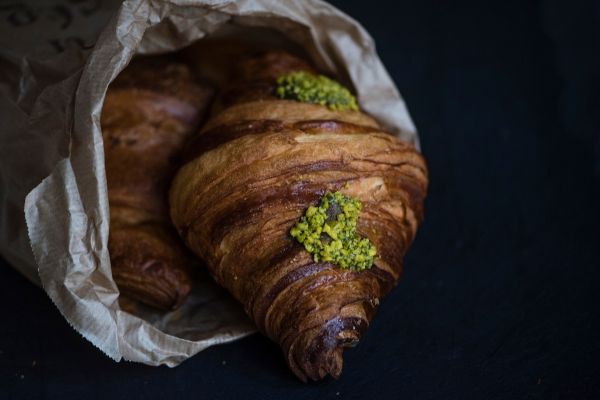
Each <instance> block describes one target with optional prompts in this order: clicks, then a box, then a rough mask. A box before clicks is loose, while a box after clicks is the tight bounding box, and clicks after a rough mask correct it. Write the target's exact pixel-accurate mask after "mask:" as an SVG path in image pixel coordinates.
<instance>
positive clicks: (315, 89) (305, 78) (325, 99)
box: [277, 71, 358, 111]
mask: <svg viewBox="0 0 600 400" xmlns="http://www.w3.org/2000/svg"><path fill="white" fill-rule="evenodd" d="M277 96H279V97H280V98H282V99H290V100H297V101H302V102H305V103H314V104H320V105H322V106H327V107H328V108H330V109H332V110H336V111H342V110H351V111H358V105H357V104H356V98H355V97H354V96H353V95H352V93H350V91H349V90H348V89H346V88H345V87H343V86H342V85H340V84H339V83H337V82H336V81H334V80H332V79H329V78H327V77H326V76H323V75H313V74H311V73H309V72H305V71H297V72H291V73H289V74H286V75H283V76H281V77H279V78H278V79H277Z"/></svg>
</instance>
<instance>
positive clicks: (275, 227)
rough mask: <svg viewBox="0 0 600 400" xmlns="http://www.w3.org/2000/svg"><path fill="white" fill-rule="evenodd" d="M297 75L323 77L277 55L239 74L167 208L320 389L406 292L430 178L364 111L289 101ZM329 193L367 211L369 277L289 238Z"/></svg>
mask: <svg viewBox="0 0 600 400" xmlns="http://www.w3.org/2000/svg"><path fill="white" fill-rule="evenodd" d="M298 71H304V72H307V73H309V74H311V75H312V74H315V71H314V69H313V68H312V67H311V66H310V65H309V64H308V63H306V62H305V61H303V60H300V59H298V58H296V57H294V56H291V55H289V54H286V53H281V52H270V53H263V54H260V55H257V56H255V57H252V58H249V59H246V60H244V61H242V62H240V63H239V65H238V71H237V72H236V74H235V75H234V76H233V77H232V82H231V84H230V85H229V86H228V87H226V88H224V89H223V90H222V91H221V94H220V96H219V97H218V99H217V103H216V105H215V106H214V107H213V110H214V113H213V115H212V117H211V118H210V119H209V121H208V122H207V123H206V124H205V125H204V127H203V128H202V130H201V132H199V134H198V135H197V136H196V137H194V139H193V140H192V142H191V144H190V145H189V146H188V148H187V149H186V155H185V160H186V162H187V163H186V164H185V165H184V166H183V167H182V168H181V169H180V170H179V171H178V173H177V175H176V178H175V179H174V182H173V185H172V187H171V191H170V206H171V216H172V219H173V222H174V223H175V226H176V227H177V230H178V231H179V233H180V235H181V236H182V237H183V239H184V241H185V242H186V243H187V245H188V246H189V247H190V248H191V249H192V250H193V251H194V252H195V253H196V254H198V255H199V256H200V257H202V258H203V259H204V260H205V261H206V262H207V264H208V266H209V270H210V272H211V274H212V276H213V277H214V278H215V280H216V281H217V282H218V283H219V284H221V285H222V286H224V287H225V288H227V289H228V290H229V291H230V292H231V293H232V295H233V296H234V297H235V298H236V299H237V300H239V301H240V302H241V303H242V304H243V305H244V307H245V310H246V312H247V313H248V315H249V316H250V317H251V318H253V320H254V321H255V323H256V324H257V326H258V328H259V329H260V330H261V331H262V332H263V333H264V334H266V335H267V336H268V337H270V338H271V339H272V340H274V341H275V342H277V343H278V344H279V345H280V346H281V348H282V349H283V352H284V355H285V357H286V361H287V363H288V365H289V366H290V368H291V369H292V371H293V372H294V373H295V374H296V375H297V376H298V377H299V378H300V379H302V380H308V379H313V380H318V379H321V378H323V377H325V376H326V375H331V376H334V377H338V376H339V375H340V373H341V370H342V353H343V350H344V348H346V347H348V346H352V345H354V344H355V343H356V342H357V341H358V340H359V339H360V337H361V335H362V334H363V333H364V332H365V330H366V329H367V327H368V325H369V321H370V320H371V318H372V316H373V314H374V311H375V309H376V308H377V305H378V304H379V300H380V299H381V298H382V297H383V296H385V294H386V293H388V292H389V290H390V289H391V288H392V287H393V286H394V285H395V284H396V283H397V281H398V279H399V277H400V272H401V270H402V258H403V257H404V254H405V253H406V251H407V249H408V247H409V245H410V244H411V242H412V240H413V238H414V235H415V233H416V229H417V226H418V225H419V223H420V221H421V220H422V218H423V201H424V198H425V194H426V189H427V170H426V165H425V162H424V159H423V157H422V156H421V155H420V154H419V152H418V151H416V150H415V149H414V148H413V147H412V146H411V145H410V144H408V143H405V142H402V141H400V140H398V139H397V138H396V137H394V136H392V135H390V134H388V133H387V132H385V130H384V129H383V128H382V127H380V126H379V124H378V123H377V122H376V121H375V120H374V119H373V118H371V117H370V116H368V115H366V114H364V113H362V112H360V111H353V110H350V109H337V110H334V109H332V107H330V106H327V105H321V104H313V103H310V102H301V101H297V100H294V99H282V98H281V96H280V95H278V85H280V84H278V80H279V81H280V82H281V77H282V76H286V74H289V73H294V72H298ZM328 192H330V193H334V192H339V193H340V194H341V195H343V196H347V197H348V198H352V199H357V200H358V201H359V202H360V204H361V210H360V215H359V217H358V219H357V221H356V232H357V234H358V235H360V237H362V238H367V239H368V240H369V241H370V243H372V244H373V245H374V246H375V248H376V249H377V255H376V257H375V260H374V263H373V265H372V266H370V268H367V269H363V270H357V269H353V268H342V267H340V266H339V265H335V264H333V263H330V262H325V261H316V258H315V256H314V255H313V254H311V253H310V252H308V251H307V249H306V248H305V247H304V246H303V245H302V244H300V243H299V242H298V241H297V240H296V239H295V238H294V237H292V235H291V234H290V230H291V228H292V227H294V226H295V224H296V223H297V222H298V221H299V219H300V218H301V217H302V215H304V213H305V212H306V210H307V209H308V208H309V207H311V206H315V205H317V204H318V203H319V201H320V199H322V197H323V196H324V195H326V193H328Z"/></svg>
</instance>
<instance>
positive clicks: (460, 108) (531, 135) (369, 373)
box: [0, 0, 600, 400]
mask: <svg viewBox="0 0 600 400" xmlns="http://www.w3.org/2000/svg"><path fill="white" fill-rule="evenodd" d="M333 3H334V4H336V5H337V6H338V7H340V8H341V9H342V10H344V11H346V12H347V13H349V14H350V15H351V16H353V17H355V18H356V19H358V20H359V21H360V22H361V23H362V24H363V25H364V26H365V27H366V28H367V29H368V30H369V31H370V33H371V34H372V35H373V37H374V38H375V40H376V43H377V48H378V51H379V54H380V56H381V58H382V59H383V61H384V63H385V65H386V66H387V68H388V69H389V71H390V73H391V75H392V76H393V78H394V80H395V82H396V83H397V85H398V87H399V89H400V91H401V93H402V94H403V95H404V97H405V99H406V101H407V103H408V106H409V109H410V111H411V113H412V116H413V118H414V120H415V123H416V125H417V127H418V128H419V132H420V135H421V141H422V148H423V152H424V154H425V156H426V158H427V160H428V163H429V168H430V177H431V186H430V191H429V198H428V200H427V210H426V220H425V222H424V224H423V226H422V228H421V229H420V231H419V234H418V235H417V239H416V241H415V243H414V245H413V247H412V249H411V250H410V252H409V254H408V257H407V259H406V270H405V274H404V277H403V279H402V281H401V282H400V284H399V285H398V287H397V289H395V290H394V291H393V293H392V294H391V295H390V296H389V297H388V298H387V299H385V300H384V301H383V303H382V305H381V308H380V311H379V313H378V315H377V317H376V318H375V320H374V322H373V323H372V325H371V327H370V329H369V331H368V333H367V335H366V337H365V338H364V340H363V341H362V343H361V344H360V345H359V346H358V347H356V348H355V349H352V350H349V351H347V352H346V355H345V363H344V373H343V375H342V377H341V378H340V379H339V380H338V381H334V380H327V381H324V382H320V383H316V384H308V385H305V384H302V383H300V382H299V381H298V380H296V378H295V377H294V376H293V375H292V374H291V373H290V372H289V371H288V369H287V367H286V366H285V364H284V361H283V358H282V356H281V354H280V351H279V349H278V348H277V347H276V346H275V345H274V344H272V343H270V342H269V341H268V340H266V339H265V338H263V337H261V336H258V335H254V336H251V337H249V338H246V339H244V340H241V341H238V342H236V343H234V344H228V345H223V346H218V347H213V348H211V349H208V350H206V351H204V352H202V353H200V354H198V355H197V356H196V357H193V358H192V359H190V360H188V361H186V362H185V363H183V364H182V365H181V366H180V367H177V368H175V369H169V368H166V367H161V368H152V367H146V366H143V365H137V364H132V363H127V362H122V363H119V364H116V363H114V362H112V361H111V360H110V359H108V358H107V357H106V356H104V355H103V354H102V353H101V352H100V351H98V350H97V349H95V348H94V347H93V346H92V345H91V344H90V343H88V342H87V341H86V340H84V339H83V338H82V337H80V336H79V334H77V333H76V332H75V331H74V330H73V329H71V328H70V327H69V326H68V324H67V323H66V322H65V320H64V319H63V318H62V317H61V315H60V314H59V312H58V311H57V309H56V308H55V307H54V306H53V305H52V304H51V302H50V300H49V299H48V297H47V296H46V295H45V294H44V292H43V291H41V290H40V289H38V288H36V287H34V286H33V285H31V284H30V283H28V282H27V281H26V280H25V279H24V278H23V277H21V276H20V275H19V274H18V273H17V272H15V271H14V270H12V269H11V268H10V267H9V266H8V265H6V263H5V262H3V261H0V263H1V264H2V265H0V312H1V314H0V319H1V320H2V322H1V325H0V397H7V398H40V397H46V398H59V397H60V398H63V399H67V398H78V399H79V398H107V399H137V398H153V397H157V398H179V399H183V398H196V399H211V398H246V399H254V398H260V399H286V400H292V399H308V398H319V399H324V398H333V399H338V398H340V399H355V398H356V399H370V398H392V399H395V398H402V399H444V400H447V399H467V398H477V399H555V398H557V399H559V398H560V399H598V398H600V359H599V358H600V232H599V224H600V207H599V206H600V90H599V89H600V84H599V83H600V40H599V36H600V3H598V2H594V1H588V2H585V1H569V2H566V1H563V2H561V1H542V2H526V1H522V0H515V1H494V2H488V1H473V2H466V1H452V2H449V1H448V2H441V1H398V0H388V1H382V0H378V1H364V0H356V1H350V0H345V1H342V0H336V1H333Z"/></svg>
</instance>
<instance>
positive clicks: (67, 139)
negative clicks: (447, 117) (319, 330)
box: [0, 0, 418, 366]
mask: <svg viewBox="0 0 600 400" xmlns="http://www.w3.org/2000/svg"><path fill="white" fill-rule="evenodd" d="M50 3H52V2H50ZM116 3H117V1H116V0H113V1H105V2H104V3H102V2H99V1H97V0H96V1H83V2H77V3H76V4H77V5H75V3H73V4H71V5H70V6H68V7H67V5H65V4H62V3H61V2H60V1H57V2H56V4H47V5H46V6H45V8H42V9H41V11H40V9H34V8H31V7H28V6H27V5H23V4H20V3H15V4H13V5H12V6H11V5H9V6H6V7H4V6H3V8H0V18H6V19H7V21H9V22H11V23H12V26H11V24H6V25H2V27H1V28H0V36H1V37H2V39H0V121H1V122H2V129H1V130H0V139H1V145H0V215H1V220H0V250H1V254H2V255H3V256H4V257H5V258H6V259H7V260H8V261H9V262H10V263H11V264H12V265H13V266H14V267H15V268H16V269H18V270H19V271H20V272H22V273H23V274H24V275H25V276H26V277H28V278H29V279H30V280H31V281H32V282H34V283H36V284H39V285H41V286H42V287H43V289H44V290H45V291H46V292H47V294H48V296H50V298H51V299H52V301H53V302H54V304H55V305H56V307H57V308H58V309H59V310H60V312H61V313H62V315H63V316H64V317H65V319H66V320H67V321H68V322H69V323H70V324H71V325H72V326H73V327H74V328H75V329H76V330H77V331H78V332H79V333H81V334H82V335H83V336H84V337H85V338H86V339H88V340H89V341H90V342H92V343H93V344H94V345H95V346H97V347H98V348H99V349H101V350H102V351H103V352H104V353H106V354H107V355H108V356H109V357H111V358H112V359H114V360H117V361H118V360H121V359H122V358H124V359H126V360H130V361H138V362H142V363H145V364H149V365H159V364H166V365H169V366H175V365H177V364H179V363H180V362H182V361H184V360H185V359H187V358H188V357H190V356H192V355H194V354H196V353H197V352H199V351H201V350H203V349H205V348H207V347H208V346H212V345H215V344H219V343H224V342H228V341H232V340H235V339H238V338H241V337H243V336H245V335H247V334H249V333H252V332H253V331H254V327H253V325H252V323H251V322H250V321H249V320H248V319H247V317H246V316H245V315H244V313H243V312H242V310H241V307H240V306H238V305H237V304H236V303H235V302H234V301H233V300H232V299H231V298H230V297H229V296H228V295H227V294H226V293H225V292H224V291H223V290H222V289H220V288H218V287H217V286H216V284H214V283H213V282H212V281H211V280H210V279H209V278H208V277H206V278H205V279H204V280H202V281H201V282H198V283H197V284H196V287H195V288H194V290H193V292H192V294H191V296H190V298H189V300H188V301H187V302H186V304H185V305H184V306H183V307H182V308H181V309H179V310H176V311H173V312H170V313H166V314H165V313H161V312H158V311H155V310H153V309H151V308H145V307H144V306H135V307H123V303H121V304H120V302H119V301H118V300H119V291H118V289H117V287H116V286H115V283H114V281H113V279H112V275H111V269H110V257H109V254H108V250H107V239H108V233H109V208H108V199H107V189H106V176H105V170H104V152H103V143H102V134H101V126H100V113H101V110H102V104H103V100H104V96H105V93H106V90H107V87H108V85H109V83H110V82H111V81H112V80H113V79H115V77H116V76H117V75H118V74H119V72H120V71H122V70H123V69H124V68H125V66H126V65H127V64H128V62H129V61H130V59H131V58H132V57H133V56H134V55H135V54H155V53H165V52H172V51H175V50H179V49H182V48H183V47H186V46H188V45H190V44H192V43H193V42H195V41H198V40H201V39H203V38H207V37H212V36H213V35H219V34H220V32H224V31H230V33H229V35H230V36H231V35H232V34H233V35H240V32H244V31H248V32H250V31H252V30H255V29H271V30H274V31H277V32H279V34H280V35H281V36H283V37H286V38H287V39H286V40H288V41H289V42H290V43H291V44H293V45H295V46H299V47H301V48H302V49H304V51H305V52H306V54H308V55H309V56H310V57H311V58H312V59H313V61H314V62H315V63H316V64H317V65H318V66H319V67H320V68H321V69H323V70H324V71H326V72H328V73H330V74H331V75H333V76H336V77H338V78H339V79H341V80H343V81H345V82H348V83H349V84H351V85H352V86H353V87H354V89H355V91H356V93H357V97H358V100H359V103H360V105H361V106H362V108H363V109H364V110H365V111H366V112H368V113H370V114H371V115H373V116H374V117H375V118H377V119H378V120H379V121H380V122H381V123H382V124H384V125H385V126H386V128H387V129H389V130H390V131H391V132H393V133H395V134H397V135H398V136H399V137H401V138H402V139H404V140H407V141H409V142H412V143H413V144H415V145H417V146H418V138H417V135H416V132H415V128H414V126H413V123H412V121H411V119H410V116H409V114H408V112H407V110H406V107H405V104H404V102H403V100H402V99H401V97H400V95H399V93H398V91H397V90H396V88H395V86H394V84H393V82H392V80H391V79H390V77H389V75H388V74H387V72H386V70H385V68H384V67H383V65H382V63H381V61H380V60H379V58H378V57H377V54H376V52H375V47H374V44H373V40H372V39H371V37H370V36H369V35H368V34H367V32H366V31H365V30H364V29H363V28H362V27H361V26H360V25H359V24H358V23H357V22H355V21H354V20H352V19H351V18H350V17H348V16H346V15H345V14H343V13H342V12H340V11H339V10H337V9H335V8H334V7H333V6H331V5H329V4H327V3H324V2H322V1H319V0H286V1H280V0H239V1H231V0H187V1H185V0H170V1H166V0H127V1H125V2H124V3H123V4H122V5H121V6H120V7H119V8H118V9H116V7H115V5H116ZM11 7H12V9H11ZM112 7H115V8H112ZM36 12H37V13H38V14H37V15H36V14H35V13H36ZM67 15H68V18H67V17H66V16H67ZM111 15H112V17H110V19H109V16H111ZM15 21H16V24H15ZM40 21H42V22H44V21H45V23H47V25H42V26H39V25H38V26H37V28H36V27H35V26H33V27H32V28H31V29H23V27H24V26H25V27H27V25H31V24H33V25H35V24H39V23H40ZM93 21H95V23H92V22H93ZM98 21H101V22H102V25H100V26H104V28H103V30H102V32H101V33H100V35H99V37H97V31H99V28H98V26H99V23H98ZM105 21H108V22H107V23H105ZM57 24H59V25H58V27H57ZM65 25H66V27H65ZM94 27H95V28H94ZM94 29H96V30H94ZM232 29H233V30H232ZM231 32H233V33H231ZM15 35H18V38H19V39H18V40H15V39H14V38H15ZM40 36H42V37H43V38H44V40H40ZM244 36H245V35H244ZM96 37H97V40H96V42H95V44H94V43H93V41H94V39H95V38H96ZM11 38H12V40H11ZM46 39H47V40H46ZM194 49H196V50H194ZM189 52H193V53H194V54H193V55H192V58H195V59H196V60H201V61H202V62H200V63H199V64H206V63H210V61H211V54H210V52H206V54H203V53H202V47H201V46H200V47H193V46H192V47H190V50H189V51H188V53H189ZM124 308H127V310H128V311H126V310H125V309H124Z"/></svg>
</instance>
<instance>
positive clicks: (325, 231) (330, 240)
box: [290, 192, 377, 271]
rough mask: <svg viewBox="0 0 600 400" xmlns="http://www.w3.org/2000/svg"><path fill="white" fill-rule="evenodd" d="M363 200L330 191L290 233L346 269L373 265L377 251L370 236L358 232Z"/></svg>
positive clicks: (322, 257) (316, 253) (322, 258)
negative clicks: (357, 221) (363, 235)
mask: <svg viewBox="0 0 600 400" xmlns="http://www.w3.org/2000/svg"><path fill="white" fill-rule="evenodd" d="M360 209H361V203H360V201H359V200H358V199H355V198H351V197H346V196H344V195H343V194H341V193H340V192H333V193H331V192H327V193H325V195H324V196H323V197H321V200H320V202H319V204H318V205H314V206H310V207H308V209H307V210H306V212H305V213H304V215H303V216H302V217H301V218H300V220H299V221H298V222H297V223H296V225H294V226H293V227H292V229H290V234H291V235H292V237H294V238H295V239H296V240H297V241H298V242H300V243H301V244H303V245H304V248H305V249H306V251H308V252H309V253H311V254H312V255H313V259H314V260H315V262H319V261H325V262H330V263H332V264H335V265H338V266H339V267H341V268H343V269H352V270H355V271H360V270H363V269H367V268H371V266H372V265H373V259H374V258H375V255H376V254H377V250H376V249H375V246H374V245H373V243H371V242H370V241H369V239H367V238H362V237H360V236H358V235H357V234H356V220H357V219H358V214H359V213H360Z"/></svg>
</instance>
